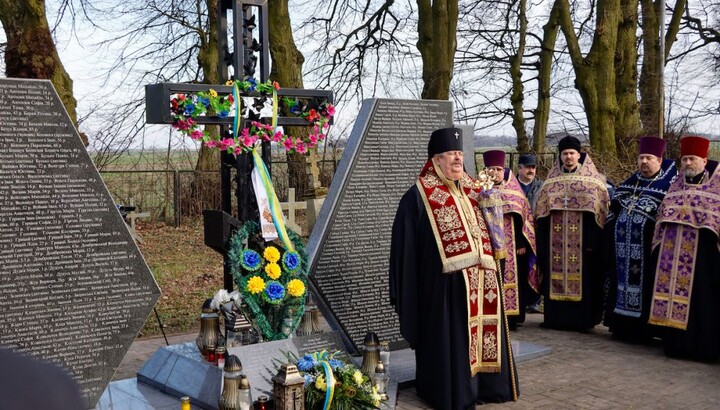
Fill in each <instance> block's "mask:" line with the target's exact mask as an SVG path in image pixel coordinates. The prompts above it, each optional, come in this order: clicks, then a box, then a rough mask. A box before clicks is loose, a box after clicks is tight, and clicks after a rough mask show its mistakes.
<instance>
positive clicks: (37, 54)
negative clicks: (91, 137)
mask: <svg viewBox="0 0 720 410" xmlns="http://www.w3.org/2000/svg"><path fill="white" fill-rule="evenodd" d="M0 21H2V25H3V28H4V29H5V36H6V37H7V48H6V49H5V75H7V76H8V77H16V78H39V79H47V80H50V81H51V82H52V84H53V86H54V87H55V90H56V91H57V93H58V95H60V100H61V101H62V103H63V105H64V106H65V109H66V110H67V112H68V114H69V115H70V119H71V120H72V122H73V124H75V127H76V128H77V125H78V124H77V113H76V106H77V101H76V100H75V97H74V96H73V82H72V79H71V78H70V75H69V74H68V73H67V71H65V67H64V66H63V64H62V62H61V61H60V56H58V53H57V48H56V47H55V43H54V42H53V39H52V36H51V35H50V27H49V25H48V22H47V16H46V14H45V1H44V0H22V1H18V0H0ZM80 137H81V138H82V140H83V143H84V144H85V145H87V143H88V141H87V137H86V136H85V134H80Z"/></svg>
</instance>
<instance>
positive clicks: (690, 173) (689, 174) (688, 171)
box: [683, 168, 702, 178]
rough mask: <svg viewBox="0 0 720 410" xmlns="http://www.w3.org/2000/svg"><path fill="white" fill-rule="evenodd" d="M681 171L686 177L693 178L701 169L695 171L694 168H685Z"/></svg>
mask: <svg viewBox="0 0 720 410" xmlns="http://www.w3.org/2000/svg"><path fill="white" fill-rule="evenodd" d="M683 172H685V177H686V178H695V177H696V176H698V175H700V172H702V171H696V170H694V169H690V168H687V169H686V170H685V171H683Z"/></svg>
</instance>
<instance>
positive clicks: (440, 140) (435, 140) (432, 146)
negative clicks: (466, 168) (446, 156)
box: [428, 127, 463, 158]
mask: <svg viewBox="0 0 720 410" xmlns="http://www.w3.org/2000/svg"><path fill="white" fill-rule="evenodd" d="M462 150H463V138H462V130H461V129H460V128H454V127H450V128H440V129H439V130H435V131H433V133H432V134H431V135H430V142H428V158H432V157H433V155H435V154H442V153H443V152H447V151H462Z"/></svg>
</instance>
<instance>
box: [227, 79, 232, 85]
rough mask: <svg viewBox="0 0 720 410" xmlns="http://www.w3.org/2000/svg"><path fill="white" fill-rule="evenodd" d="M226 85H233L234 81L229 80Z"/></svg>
mask: <svg viewBox="0 0 720 410" xmlns="http://www.w3.org/2000/svg"><path fill="white" fill-rule="evenodd" d="M225 85H233V81H232V80H227V81H225Z"/></svg>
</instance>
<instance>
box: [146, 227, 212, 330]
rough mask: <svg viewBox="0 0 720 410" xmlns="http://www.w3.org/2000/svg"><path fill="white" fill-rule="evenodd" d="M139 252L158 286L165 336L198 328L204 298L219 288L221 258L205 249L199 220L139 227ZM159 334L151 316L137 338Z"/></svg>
mask: <svg viewBox="0 0 720 410" xmlns="http://www.w3.org/2000/svg"><path fill="white" fill-rule="evenodd" d="M138 233H139V234H140V236H141V237H142V240H143V243H142V244H141V245H140V250H141V251H142V253H143V255H144V256H145V260H146V261H147V264H148V266H149V267H150V269H151V270H152V272H153V275H154V276H155V280H156V281H157V283H158V285H159V286H160V290H161V291H162V296H161V297H160V300H159V301H158V304H157V306H156V308H157V311H158V314H159V315H160V319H161V321H162V323H163V325H164V326H165V332H166V333H167V334H173V333H185V332H193V331H196V330H198V329H199V317H200V308H201V306H202V303H203V301H204V300H205V299H207V298H211V297H212V296H213V294H214V293H215V292H216V291H217V290H218V289H220V288H221V287H222V275H223V269H222V256H221V255H220V254H219V253H217V252H215V251H213V250H212V249H210V248H208V247H207V246H205V244H204V242H203V227H202V220H200V219H198V220H194V221H192V222H189V221H188V223H186V224H184V225H183V226H181V227H179V228H174V227H172V226H167V225H164V224H160V223H159V224H142V225H139V226H138ZM158 334H160V328H159V326H158V323H157V320H156V319H155V315H154V313H151V315H150V316H149V317H148V320H147V321H146V323H145V326H144V327H143V329H142V330H141V332H140V335H139V336H140V337H145V336H154V335H158Z"/></svg>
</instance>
